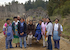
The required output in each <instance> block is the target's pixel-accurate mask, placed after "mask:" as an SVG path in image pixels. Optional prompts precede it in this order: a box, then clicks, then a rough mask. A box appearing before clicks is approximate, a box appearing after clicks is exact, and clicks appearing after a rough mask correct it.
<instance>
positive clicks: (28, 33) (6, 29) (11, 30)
mask: <svg viewBox="0 0 70 50" xmlns="http://www.w3.org/2000/svg"><path fill="white" fill-rule="evenodd" d="M13 19H14V21H13V22H12V24H11V22H10V19H9V18H8V19H6V23H5V24H4V25H3V33H4V35H5V37H6V39H5V40H6V49H8V48H13V46H12V40H13V43H15V44H16V45H15V46H16V47H18V46H19V47H20V48H22V47H23V46H22V43H23V44H24V48H27V46H31V45H32V39H34V38H35V39H36V42H37V43H39V41H40V39H41V37H42V39H43V48H44V47H47V49H49V50H52V41H51V36H52V37H53V41H54V47H55V48H57V49H60V44H59V41H60V36H61V33H62V31H63V28H62V25H61V24H59V23H58V22H59V19H58V18H56V19H55V23H54V24H53V23H52V22H51V20H50V18H49V17H47V18H43V19H42V20H39V22H38V23H37V24H33V20H30V21H29V24H26V22H25V19H24V18H22V17H21V18H20V17H14V18H13ZM26 38H27V42H26Z"/></svg>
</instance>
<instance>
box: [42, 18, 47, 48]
mask: <svg viewBox="0 0 70 50" xmlns="http://www.w3.org/2000/svg"><path fill="white" fill-rule="evenodd" d="M46 26H47V22H46V18H43V22H42V24H41V28H42V29H41V30H42V32H41V34H42V38H43V47H46V43H47V42H46V41H45V32H46V30H45V28H46Z"/></svg>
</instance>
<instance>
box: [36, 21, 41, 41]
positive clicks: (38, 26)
mask: <svg viewBox="0 0 70 50" xmlns="http://www.w3.org/2000/svg"><path fill="white" fill-rule="evenodd" d="M41 23H42V21H41V20H40V21H39V23H38V25H37V27H36V32H35V38H36V37H37V40H36V42H39V40H40V39H41Z"/></svg>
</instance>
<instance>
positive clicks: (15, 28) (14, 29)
mask: <svg viewBox="0 0 70 50" xmlns="http://www.w3.org/2000/svg"><path fill="white" fill-rule="evenodd" d="M13 19H14V21H13V23H12V30H13V34H14V39H13V43H16V47H17V45H18V43H19V37H18V30H17V29H18V22H19V21H18V20H17V17H14V18H13Z"/></svg>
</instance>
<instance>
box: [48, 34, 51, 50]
mask: <svg viewBox="0 0 70 50" xmlns="http://www.w3.org/2000/svg"><path fill="white" fill-rule="evenodd" d="M48 49H49V50H52V42H51V35H49V36H48Z"/></svg>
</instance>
